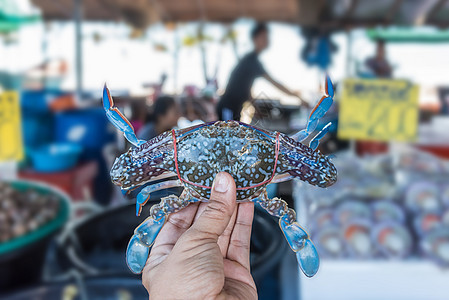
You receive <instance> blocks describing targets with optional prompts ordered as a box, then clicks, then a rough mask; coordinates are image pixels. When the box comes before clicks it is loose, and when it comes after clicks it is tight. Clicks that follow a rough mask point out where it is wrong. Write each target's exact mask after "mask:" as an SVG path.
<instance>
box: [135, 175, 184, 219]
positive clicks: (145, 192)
mask: <svg viewBox="0 0 449 300" xmlns="http://www.w3.org/2000/svg"><path fill="white" fill-rule="evenodd" d="M178 186H182V183H181V182H180V181H179V180H169V181H163V182H159V183H155V184H152V185H149V186H146V187H144V188H143V189H142V190H141V191H140V193H139V194H138V195H137V200H136V216H140V213H141V212H142V207H143V206H144V205H145V204H146V203H147V202H148V200H149V199H150V194H151V193H153V192H155V191H159V190H164V189H168V188H173V187H178Z"/></svg>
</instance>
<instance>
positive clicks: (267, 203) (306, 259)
mask: <svg viewBox="0 0 449 300" xmlns="http://www.w3.org/2000/svg"><path fill="white" fill-rule="evenodd" d="M255 202H256V203H258V204H259V205H260V206H261V207H262V208H264V209H265V210H266V211H267V212H268V213H269V214H270V215H272V216H275V217H279V226H280V227H281V229H282V232H283V233H284V235H285V238H286V239H287V242H288V244H289V246H290V248H291V249H292V250H293V251H294V252H295V253H296V259H297V260H298V263H299V267H300V268H301V270H302V271H303V273H304V274H305V275H306V276H308V277H312V276H313V275H315V274H316V272H317V271H318V268H319V265H320V259H319V257H318V252H317V251H316V249H315V246H314V245H313V243H312V241H311V240H310V237H309V234H308V233H307V232H306V231H305V230H304V229H303V228H302V227H301V226H300V225H299V224H298V223H297V222H296V213H295V211H294V210H293V209H291V208H288V206H287V203H286V202H285V201H284V200H282V199H279V198H273V199H269V198H268V196H267V193H266V192H265V193H263V194H261V195H260V197H259V198H257V199H256V200H255Z"/></svg>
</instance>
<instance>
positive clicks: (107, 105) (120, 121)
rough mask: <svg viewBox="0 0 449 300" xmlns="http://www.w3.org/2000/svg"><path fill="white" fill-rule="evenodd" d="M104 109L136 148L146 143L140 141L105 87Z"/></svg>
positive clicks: (110, 119)
mask: <svg viewBox="0 0 449 300" xmlns="http://www.w3.org/2000/svg"><path fill="white" fill-rule="evenodd" d="M103 108H104V110H105V111H106V116H107V117H108V119H109V121H111V123H112V124H113V125H114V126H115V127H116V128H117V129H118V130H120V131H121V132H123V134H124V135H125V138H126V139H127V140H128V141H129V142H130V143H131V144H133V145H134V146H139V145H141V144H143V143H145V141H144V140H139V139H138V138H137V136H136V134H135V132H134V128H133V126H132V125H131V123H130V122H129V121H128V119H127V118H126V117H125V116H124V115H123V114H122V113H121V112H120V111H119V110H118V108H117V107H116V106H115V105H114V100H112V97H111V95H110V93H109V90H108V88H107V86H106V84H105V85H104V88H103Z"/></svg>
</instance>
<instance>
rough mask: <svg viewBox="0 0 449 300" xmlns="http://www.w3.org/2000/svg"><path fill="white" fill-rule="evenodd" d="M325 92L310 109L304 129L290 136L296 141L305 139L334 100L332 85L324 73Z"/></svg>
mask: <svg viewBox="0 0 449 300" xmlns="http://www.w3.org/2000/svg"><path fill="white" fill-rule="evenodd" d="M325 93H326V95H325V96H323V97H321V99H320V101H318V103H317V105H316V106H315V107H314V108H313V109H312V112H311V113H310V115H309V121H308V122H307V127H306V129H303V130H301V131H299V132H297V133H295V134H294V135H292V138H293V139H295V140H296V141H299V142H301V141H303V140H305V139H306V138H307V137H308V136H309V135H310V134H311V133H312V132H313V131H314V130H315V129H316V127H317V126H318V122H319V121H320V119H321V118H322V117H323V116H324V115H325V114H326V112H327V111H328V110H329V108H330V107H331V106H332V103H333V102H334V100H333V97H334V86H333V84H332V81H331V79H330V77H329V76H328V75H326V83H325Z"/></svg>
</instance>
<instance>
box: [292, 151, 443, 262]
mask: <svg viewBox="0 0 449 300" xmlns="http://www.w3.org/2000/svg"><path fill="white" fill-rule="evenodd" d="M333 163H334V164H335V165H336V167H337V170H338V172H339V174H338V181H337V182H336V183H335V184H334V185H333V186H331V187H329V188H327V189H325V190H323V189H320V188H317V187H313V186H308V185H305V184H301V183H300V182H297V183H296V185H295V188H294V193H295V201H296V205H297V206H299V208H298V209H297V210H298V211H301V212H302V215H300V220H302V221H303V223H304V226H305V227H306V228H307V229H308V230H309V232H310V235H311V237H312V240H313V241H314V243H315V245H316V248H317V250H318V252H319V254H320V257H322V258H323V259H331V260H365V261H371V260H376V261H377V260H396V261H397V260H401V261H408V260H416V259H418V260H426V261H430V262H432V263H434V264H436V265H438V266H440V267H442V268H448V267H449V167H448V163H447V161H444V160H441V159H439V158H436V157H433V156H432V155H429V154H427V153H420V152H419V151H405V152H400V153H395V155H384V156H373V157H365V158H358V157H356V156H353V155H352V154H350V153H340V154H338V155H336V157H335V158H334V160H333Z"/></svg>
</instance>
